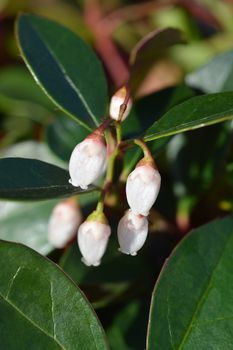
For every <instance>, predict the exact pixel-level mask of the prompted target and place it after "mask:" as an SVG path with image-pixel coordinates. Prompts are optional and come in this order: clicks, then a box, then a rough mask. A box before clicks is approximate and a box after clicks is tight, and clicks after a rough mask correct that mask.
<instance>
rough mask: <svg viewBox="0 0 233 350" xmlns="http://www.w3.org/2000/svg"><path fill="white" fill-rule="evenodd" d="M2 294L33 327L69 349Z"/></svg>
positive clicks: (61, 346)
mask: <svg viewBox="0 0 233 350" xmlns="http://www.w3.org/2000/svg"><path fill="white" fill-rule="evenodd" d="M0 296H1V297H2V298H3V299H4V300H5V301H6V302H7V303H8V304H9V305H10V306H12V307H13V308H14V309H15V310H16V311H17V312H19V313H20V315H21V316H22V317H24V318H25V319H26V320H27V321H29V322H30V323H31V324H32V325H33V327H35V328H37V329H39V330H40V331H41V332H42V333H44V334H45V335H46V336H47V337H49V338H51V339H52V340H53V341H54V342H55V343H56V344H57V345H58V346H60V348H61V349H62V350H68V349H67V348H64V347H63V345H62V344H61V343H60V342H59V341H58V340H57V339H55V338H54V337H53V336H52V335H50V334H49V333H47V332H46V331H45V330H44V329H43V328H41V327H40V326H39V325H37V324H36V323H35V322H34V321H33V320H32V319H30V318H28V316H27V315H25V314H24V313H23V312H22V311H21V310H20V309H19V308H18V307H17V306H16V305H15V304H13V303H12V302H11V301H10V299H8V298H6V297H5V296H4V295H3V294H2V293H0Z"/></svg>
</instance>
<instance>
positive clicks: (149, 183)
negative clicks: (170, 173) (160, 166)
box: [126, 162, 161, 216]
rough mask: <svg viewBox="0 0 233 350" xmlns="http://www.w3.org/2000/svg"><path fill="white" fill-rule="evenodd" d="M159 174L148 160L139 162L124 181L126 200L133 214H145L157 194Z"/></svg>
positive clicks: (159, 182) (159, 181)
mask: <svg viewBox="0 0 233 350" xmlns="http://www.w3.org/2000/svg"><path fill="white" fill-rule="evenodd" d="M160 184H161V176H160V174H159V172H158V170H157V169H155V167H154V166H153V165H152V164H151V163H150V162H148V163H147V162H143V163H141V162H139V164H138V166H137V167H136V168H135V169H134V171H132V172H131V173H130V174H129V176H128V178H127V182H126V196H127V201H128V204H129V206H130V208H131V209H132V211H133V212H134V213H135V214H141V215H144V216H147V215H148V214H149V210H150V209H151V207H152V206H153V204H154V202H155V201H156V198H157V196H158V193H159V190H160Z"/></svg>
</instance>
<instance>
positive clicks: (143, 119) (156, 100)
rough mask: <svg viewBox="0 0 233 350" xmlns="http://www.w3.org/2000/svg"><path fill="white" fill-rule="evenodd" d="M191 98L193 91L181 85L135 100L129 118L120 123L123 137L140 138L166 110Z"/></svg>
mask: <svg viewBox="0 0 233 350" xmlns="http://www.w3.org/2000/svg"><path fill="white" fill-rule="evenodd" d="M193 96H194V92H193V90H192V89H190V88H189V87H187V86H186V85H184V84H181V85H178V86H175V87H169V88H166V89H163V90H160V91H156V92H154V93H152V94H150V95H147V96H144V97H142V98H139V99H137V100H136V101H135V103H134V105H133V108H132V110H131V112H130V114H129V116H128V117H127V118H126V120H125V121H124V123H122V132H123V136H124V137H125V138H130V137H139V136H141V134H142V133H143V132H145V131H146V130H147V129H148V128H149V127H151V126H152V125H153V124H154V122H155V121H156V120H158V119H159V118H160V117H161V115H162V114H164V113H165V112H166V111H167V110H169V109H170V108H171V107H173V106H175V105H177V104H179V103H181V102H183V101H185V100H187V99H189V98H191V97H193Z"/></svg>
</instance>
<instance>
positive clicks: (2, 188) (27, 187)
mask: <svg viewBox="0 0 233 350" xmlns="http://www.w3.org/2000/svg"><path fill="white" fill-rule="evenodd" d="M68 180H69V173H68V172H67V171H66V170H64V169H62V168H59V167H57V166H55V165H52V164H48V163H45V162H41V161H39V160H35V159H27V158H2V159H0V198H1V199H15V200H40V199H50V198H56V197H64V196H71V195H75V194H79V193H85V192H88V191H90V190H93V187H89V189H88V190H81V189H80V187H74V186H72V185H71V184H69V182H68Z"/></svg>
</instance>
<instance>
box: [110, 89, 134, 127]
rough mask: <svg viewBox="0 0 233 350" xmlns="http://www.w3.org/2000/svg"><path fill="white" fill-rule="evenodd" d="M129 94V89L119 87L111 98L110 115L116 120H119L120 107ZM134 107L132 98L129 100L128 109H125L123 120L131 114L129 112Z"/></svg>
mask: <svg viewBox="0 0 233 350" xmlns="http://www.w3.org/2000/svg"><path fill="white" fill-rule="evenodd" d="M126 94H127V90H126V88H125V87H122V88H121V89H119V90H118V91H117V92H116V93H115V94H114V95H113V97H112V98H111V101H110V107H109V115H110V117H111V118H112V119H114V120H119V116H120V107H121V105H122V104H123V103H124V101H125V97H126ZM131 107H132V99H131V98H130V99H129V101H128V102H127V107H126V110H125V111H124V113H123V115H122V117H121V121H123V120H125V118H126V117H127V116H128V115H129V112H130V110H131Z"/></svg>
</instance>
